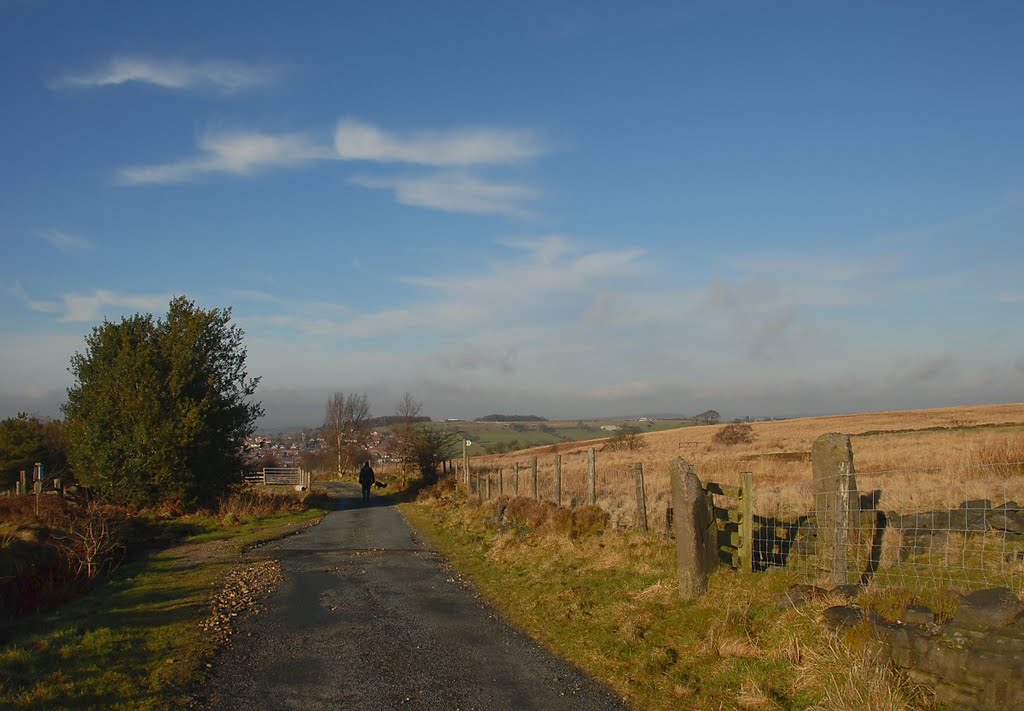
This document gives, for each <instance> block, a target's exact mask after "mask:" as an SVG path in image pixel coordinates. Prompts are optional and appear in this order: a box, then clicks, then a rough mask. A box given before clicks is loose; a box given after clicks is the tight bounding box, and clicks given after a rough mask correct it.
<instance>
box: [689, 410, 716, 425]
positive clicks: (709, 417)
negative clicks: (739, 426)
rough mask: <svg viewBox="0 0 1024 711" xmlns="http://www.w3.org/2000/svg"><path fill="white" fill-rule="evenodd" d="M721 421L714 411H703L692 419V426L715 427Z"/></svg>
mask: <svg viewBox="0 0 1024 711" xmlns="http://www.w3.org/2000/svg"><path fill="white" fill-rule="evenodd" d="M721 420H722V416H721V415H719V414H718V413H717V412H716V411H714V410H705V411H704V412H702V413H700V414H699V415H695V416H694V418H693V422H694V424H697V425H717V424H718V423H719V422H720V421H721Z"/></svg>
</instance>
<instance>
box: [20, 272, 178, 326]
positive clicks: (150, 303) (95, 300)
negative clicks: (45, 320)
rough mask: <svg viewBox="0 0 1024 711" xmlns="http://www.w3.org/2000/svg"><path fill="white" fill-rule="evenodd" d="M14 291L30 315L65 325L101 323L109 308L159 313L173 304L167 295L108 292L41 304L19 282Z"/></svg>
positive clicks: (62, 297)
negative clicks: (41, 315)
mask: <svg viewBox="0 0 1024 711" xmlns="http://www.w3.org/2000/svg"><path fill="white" fill-rule="evenodd" d="M11 291H12V292H13V293H14V295H15V296H16V297H17V298H18V299H19V300H20V301H21V302H22V303H23V304H24V305H25V306H26V308H28V309H29V310H30V311H37V312H39V313H52V314H60V316H59V317H58V319H57V320H58V321H62V322H65V323H77V322H83V321H99V320H100V319H101V318H104V317H105V316H107V315H108V311H109V307H114V310H115V312H116V313H122V312H123V311H147V312H153V311H159V310H161V309H162V308H164V307H165V306H166V305H167V303H168V302H169V301H170V296H166V295H152V294H118V293H115V292H113V291H108V290H106V289H96V290H95V291H93V292H92V293H91V294H63V295H61V297H60V301H37V300H35V299H33V298H32V297H31V296H29V294H28V292H27V291H26V290H25V288H24V287H23V286H22V285H21V283H20V282H17V281H16V282H15V283H14V286H13V287H12V288H11Z"/></svg>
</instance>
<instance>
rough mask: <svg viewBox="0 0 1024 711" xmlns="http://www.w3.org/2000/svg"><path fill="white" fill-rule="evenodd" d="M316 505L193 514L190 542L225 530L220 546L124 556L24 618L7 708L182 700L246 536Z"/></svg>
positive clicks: (5, 656) (4, 690)
mask: <svg viewBox="0 0 1024 711" xmlns="http://www.w3.org/2000/svg"><path fill="white" fill-rule="evenodd" d="M323 513H324V512H323V511H319V510H306V511H302V512H300V513H286V514H278V515H274V516H268V517H264V518H259V519H253V520H251V521H248V522H246V523H243V524H240V525H237V526H233V527H223V526H220V525H219V523H218V522H217V521H215V520H213V519H202V518H191V519H190V520H189V525H191V526H195V527H198V528H199V529H202V532H201V533H199V534H197V535H194V536H192V537H191V538H190V539H188V541H187V543H188V544H199V543H203V542H208V541H213V540H220V541H224V542H225V545H224V547H223V550H220V551H218V552H217V554H216V555H212V556H204V557H194V556H190V552H189V548H190V545H185V546H178V547H175V548H173V549H169V550H166V551H162V552H156V553H152V554H149V555H147V556H145V557H143V558H141V559H139V560H136V561H134V562H132V563H129V564H127V565H124V566H122V567H121V568H119V569H118V570H117V571H116V572H115V574H114V575H113V576H112V577H111V578H110V579H108V580H106V581H104V582H102V583H101V584H99V585H98V586H97V587H96V588H94V589H93V590H92V591H91V592H89V593H88V594H86V595H85V596H83V597H81V598H79V599H77V600H74V601H72V602H70V603H67V604H65V605H63V606H62V607H60V608H58V609H57V610H55V611H53V612H51V613H49V614H46V615H40V616H37V617H31V618H26V619H24V620H22V621H20V622H19V623H18V624H17V625H16V627H15V630H14V632H13V636H12V640H13V641H12V642H11V643H9V644H8V645H6V646H5V647H3V648H2V649H0V708H39V707H45V708H71V707H74V708H114V709H163V708H176V707H178V706H180V705H182V703H183V702H184V701H185V699H186V697H187V694H188V691H189V689H190V687H191V686H192V685H193V684H194V683H196V682H198V681H201V680H202V678H203V674H204V672H205V670H206V660H207V659H209V658H210V657H211V656H212V655H213V653H214V652H215V651H216V650H215V643H214V642H213V640H212V639H211V637H210V635H207V634H205V633H204V632H202V631H201V630H200V628H199V623H200V622H201V621H202V620H203V619H204V618H205V617H206V616H207V614H208V613H209V599H210V596H211V594H212V593H213V592H214V591H215V590H216V589H217V585H218V583H219V581H220V579H221V578H222V577H223V575H224V574H225V573H226V572H227V570H229V569H230V567H231V564H232V561H233V560H235V559H237V557H238V556H239V555H240V554H241V552H242V549H243V548H244V547H245V546H248V545H252V544H254V543H257V542H259V541H263V540H269V539H272V538H275V537H278V536H280V535H282V534H283V533H286V532H288V531H290V530H294V528H295V526H296V525H297V524H301V523H304V522H311V521H314V520H316V519H318V518H319V517H321V516H323Z"/></svg>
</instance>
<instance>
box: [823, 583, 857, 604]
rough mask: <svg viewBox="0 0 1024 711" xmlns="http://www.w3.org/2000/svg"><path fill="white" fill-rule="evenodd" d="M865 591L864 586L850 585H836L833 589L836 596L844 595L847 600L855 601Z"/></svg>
mask: <svg viewBox="0 0 1024 711" xmlns="http://www.w3.org/2000/svg"><path fill="white" fill-rule="evenodd" d="M863 591H864V586H863V585H857V584H852V583H851V584H849V585H836V586H835V587H834V588H832V591H831V592H832V593H833V594H834V595H842V596H843V597H845V598H846V599H847V600H855V599H857V597H858V596H859V595H860V594H861V593H862V592H863Z"/></svg>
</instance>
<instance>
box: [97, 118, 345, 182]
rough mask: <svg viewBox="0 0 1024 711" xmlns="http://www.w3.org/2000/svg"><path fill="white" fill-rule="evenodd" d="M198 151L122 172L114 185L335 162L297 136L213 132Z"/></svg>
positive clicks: (202, 140)
mask: <svg viewBox="0 0 1024 711" xmlns="http://www.w3.org/2000/svg"><path fill="white" fill-rule="evenodd" d="M199 148H200V149H201V153H200V155H198V156H195V157H193V158H186V159H184V160H180V161H176V162H173V163H162V164H158V165H143V166H132V167H128V168H123V169H122V170H121V171H119V173H118V176H117V182H119V183H121V184H123V185H144V184H147V183H180V182H184V181H187V180H191V179H193V178H195V177H198V176H201V175H203V174H206V173H229V174H232V175H248V174H250V173H253V172H255V171H257V170H260V169H262V168H288V167H294V166H297V165H301V164H303V163H307V162H310V161H314V160H328V159H332V158H335V156H334V153H333V151H332V150H331V149H330V148H329V147H327V146H318V145H316V144H315V143H313V142H312V141H311V140H310V139H309V138H308V137H307V136H305V135H303V134H298V133H286V134H269V133H259V132H254V131H249V132H245V131H243V132H235V133H218V132H212V133H207V134H206V135H204V136H202V137H201V138H200V140H199Z"/></svg>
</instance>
